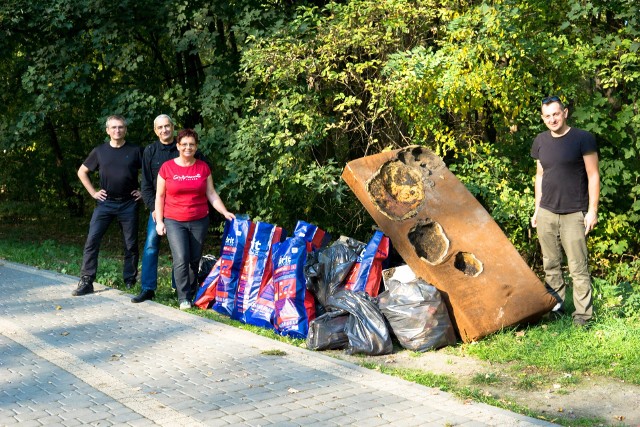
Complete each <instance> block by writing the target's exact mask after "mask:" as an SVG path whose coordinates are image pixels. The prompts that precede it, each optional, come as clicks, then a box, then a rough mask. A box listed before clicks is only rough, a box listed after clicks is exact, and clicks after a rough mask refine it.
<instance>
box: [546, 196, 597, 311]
mask: <svg viewBox="0 0 640 427" xmlns="http://www.w3.org/2000/svg"><path fill="white" fill-rule="evenodd" d="M537 220H538V227H537V228H538V240H539V241H540V246H541V248H542V265H543V268H544V273H545V282H546V284H547V286H548V287H550V288H551V289H552V290H553V292H554V293H555V297H556V298H557V299H558V300H559V302H560V303H562V305H563V306H564V301H565V293H566V285H565V283H564V279H563V277H562V269H561V264H562V259H563V250H564V253H565V254H566V256H567V264H568V265H569V274H570V275H571V279H572V281H573V305H574V306H575V311H574V312H573V318H574V319H575V318H582V319H584V320H589V319H591V317H592V315H593V297H592V295H591V276H590V275H589V265H588V252H587V239H586V236H585V235H584V214H583V213H582V212H575V213H571V214H554V213H553V212H549V211H548V210H546V209H543V208H540V210H539V211H538V217H537Z"/></svg>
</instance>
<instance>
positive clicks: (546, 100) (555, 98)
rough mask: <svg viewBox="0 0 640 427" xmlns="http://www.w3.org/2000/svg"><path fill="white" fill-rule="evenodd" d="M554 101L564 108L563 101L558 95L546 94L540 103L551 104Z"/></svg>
mask: <svg viewBox="0 0 640 427" xmlns="http://www.w3.org/2000/svg"><path fill="white" fill-rule="evenodd" d="M554 102H557V103H558V104H560V109H561V110H564V108H565V106H564V102H562V99H560V97H559V96H555V95H553V96H546V97H544V98H542V105H549V104H553V103H554Z"/></svg>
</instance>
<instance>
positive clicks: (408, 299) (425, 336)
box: [378, 276, 456, 351]
mask: <svg viewBox="0 0 640 427" xmlns="http://www.w3.org/2000/svg"><path fill="white" fill-rule="evenodd" d="M385 286H386V287H387V290H386V291H384V292H383V293H381V294H380V295H378V307H379V308H380V311H382V314H384V316H385V317H386V318H387V320H388V321H389V325H390V326H391V330H392V331H393V333H394V335H395V336H396V338H398V341H399V342H400V344H401V345H402V346H403V347H404V348H406V349H409V350H414V351H427V350H430V349H436V348H440V347H445V346H448V345H454V344H455V343H456V334H455V331H454V329H453V325H452V323H451V319H450V318H449V312H448V311H447V306H446V305H445V303H444V301H443V300H442V296H441V295H440V292H439V291H438V289H436V288H435V287H434V286H432V285H430V284H428V283H427V282H425V281H424V280H422V279H419V278H416V277H415V276H413V278H412V279H410V280H407V281H405V280H398V279H395V278H394V277H391V278H390V279H389V280H385Z"/></svg>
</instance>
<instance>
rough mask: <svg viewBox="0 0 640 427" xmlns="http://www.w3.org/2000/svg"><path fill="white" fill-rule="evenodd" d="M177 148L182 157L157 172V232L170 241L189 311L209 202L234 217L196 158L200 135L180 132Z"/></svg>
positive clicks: (183, 304) (206, 168)
mask: <svg viewBox="0 0 640 427" xmlns="http://www.w3.org/2000/svg"><path fill="white" fill-rule="evenodd" d="M176 146H177V148H178V152H179V153H180V155H179V157H176V158H175V159H173V160H169V161H167V162H165V163H164V164H163V165H162V166H161V167H160V171H159V172H158V185H157V191H156V208H155V212H156V231H157V233H158V235H160V236H162V235H164V234H166V235H167V239H168V240H169V246H170V247H171V256H172V257H173V274H174V277H175V281H176V290H177V292H178V301H179V302H180V310H186V309H189V308H191V301H192V300H193V297H194V295H195V292H196V288H197V286H198V283H197V280H198V266H199V263H200V257H201V256H202V244H203V243H204V239H205V237H206V235H207V229H208V228H209V207H208V205H207V201H209V202H210V203H211V206H213V207H214V209H215V210H217V211H218V212H220V213H221V214H222V215H223V216H224V217H225V218H226V219H229V220H230V219H234V218H235V215H234V214H232V213H231V212H229V211H228V210H227V208H226V207H225V206H224V203H223V202H222V199H221V198H220V196H219V195H218V193H217V192H216V189H215V187H214V186H213V178H211V170H210V169H209V166H208V165H207V164H206V163H205V162H203V161H202V160H198V159H196V158H195V157H194V156H195V154H196V151H197V150H198V134H197V133H196V132H195V131H194V130H193V129H183V130H181V131H180V132H178V138H177V144H176Z"/></svg>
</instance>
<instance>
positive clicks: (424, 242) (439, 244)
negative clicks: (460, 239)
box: [408, 218, 449, 265]
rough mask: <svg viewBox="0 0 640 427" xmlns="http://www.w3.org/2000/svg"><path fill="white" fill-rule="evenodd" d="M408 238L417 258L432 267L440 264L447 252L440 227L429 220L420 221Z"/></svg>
mask: <svg viewBox="0 0 640 427" xmlns="http://www.w3.org/2000/svg"><path fill="white" fill-rule="evenodd" d="M408 237H409V242H411V244H412V245H413V247H414V249H415V250H416V253H417V254H418V256H419V257H420V258H422V259H424V260H425V261H427V262H428V263H429V264H432V265H436V264H439V263H441V262H442V260H443V259H444V258H445V256H446V255H447V252H448V250H449V239H447V236H446V235H445V234H444V230H443V229H442V226H441V225H440V224H438V223H437V222H435V221H433V220H431V219H429V218H427V219H424V220H420V221H419V222H418V223H417V224H416V225H415V226H414V227H413V228H412V229H411V231H409V236H408Z"/></svg>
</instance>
